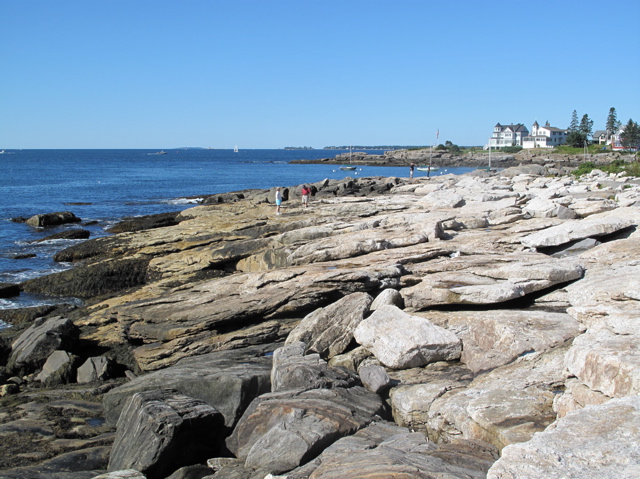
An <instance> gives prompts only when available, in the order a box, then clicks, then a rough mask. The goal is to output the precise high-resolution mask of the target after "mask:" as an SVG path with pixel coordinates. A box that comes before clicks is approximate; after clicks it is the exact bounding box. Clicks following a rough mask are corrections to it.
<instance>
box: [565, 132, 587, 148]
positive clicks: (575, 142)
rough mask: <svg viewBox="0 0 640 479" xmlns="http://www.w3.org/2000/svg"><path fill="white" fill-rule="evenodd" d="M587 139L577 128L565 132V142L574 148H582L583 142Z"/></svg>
mask: <svg viewBox="0 0 640 479" xmlns="http://www.w3.org/2000/svg"><path fill="white" fill-rule="evenodd" d="M585 141H587V136H586V135H585V134H584V133H582V132H581V131H579V130H572V131H570V132H569V133H568V134H567V139H566V140H565V143H566V144H567V145H569V146H572V147H574V148H582V147H583V146H584V142H585Z"/></svg>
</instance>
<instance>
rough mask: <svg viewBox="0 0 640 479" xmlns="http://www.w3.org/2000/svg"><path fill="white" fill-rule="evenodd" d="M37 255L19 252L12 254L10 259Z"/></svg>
mask: <svg viewBox="0 0 640 479" xmlns="http://www.w3.org/2000/svg"><path fill="white" fill-rule="evenodd" d="M36 256H37V255H36V254H35V253H20V254H14V255H13V256H12V257H11V258H12V259H28V258H35V257H36Z"/></svg>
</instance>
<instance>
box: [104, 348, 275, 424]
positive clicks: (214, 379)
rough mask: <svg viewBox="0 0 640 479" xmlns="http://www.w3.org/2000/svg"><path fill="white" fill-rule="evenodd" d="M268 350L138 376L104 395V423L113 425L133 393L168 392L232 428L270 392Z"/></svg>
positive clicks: (214, 356)
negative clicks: (197, 403) (216, 414)
mask: <svg viewBox="0 0 640 479" xmlns="http://www.w3.org/2000/svg"><path fill="white" fill-rule="evenodd" d="M271 350H272V349H271V348H268V347H264V346H263V347H251V348H243V349H237V350H232V351H220V352H216V353H210V354H204V355H202V356H195V357H192V358H186V359H183V360H181V361H179V362H178V363H177V364H176V365H175V366H172V367H169V368H166V369H163V370H160V371H155V372H152V373H149V374H145V375H143V376H138V377H137V378H135V379H133V380H132V381H130V382H128V383H127V384H124V385H123V386H120V387H117V388H115V389H112V390H111V391H109V392H108V393H106V394H105V395H104V399H103V404H104V411H105V419H106V420H107V423H109V424H115V423H116V422H117V420H118V418H119V416H120V413H121V411H122V409H123V408H124V405H125V403H126V401H127V400H128V399H129V398H130V397H131V396H132V395H133V394H135V393H138V392H143V391H149V390H155V389H165V388H170V389H175V390H177V391H180V392H181V393H182V394H185V395H187V396H190V397H193V398H195V399H200V400H202V401H204V402H205V403H206V404H209V405H210V406H212V407H214V408H216V409H217V410H218V411H220V413H222V415H223V416H224V418H225V424H226V426H227V427H233V425H234V424H235V423H236V421H237V420H238V419H239V418H240V416H241V415H242V413H243V412H244V410H245V409H246V407H247V406H248V405H249V403H251V401H252V400H253V399H254V398H255V397H257V396H259V395H260V394H263V393H265V392H268V391H269V390H270V389H271V387H270V376H271V357H268V356H265V354H266V353H268V352H270V351H271Z"/></svg>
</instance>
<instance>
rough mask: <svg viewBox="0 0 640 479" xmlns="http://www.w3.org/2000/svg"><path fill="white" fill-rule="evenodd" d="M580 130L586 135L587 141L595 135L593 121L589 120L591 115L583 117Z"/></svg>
mask: <svg viewBox="0 0 640 479" xmlns="http://www.w3.org/2000/svg"><path fill="white" fill-rule="evenodd" d="M578 130H580V132H581V133H583V134H584V137H585V139H587V140H588V139H589V137H590V136H591V135H593V120H591V119H589V115H587V114H586V113H585V114H584V115H583V116H582V120H580V126H579V127H578Z"/></svg>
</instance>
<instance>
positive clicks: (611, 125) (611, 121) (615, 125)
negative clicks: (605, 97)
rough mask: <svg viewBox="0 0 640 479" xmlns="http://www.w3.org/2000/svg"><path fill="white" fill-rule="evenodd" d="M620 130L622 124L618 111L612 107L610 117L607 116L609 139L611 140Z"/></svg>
mask: <svg viewBox="0 0 640 479" xmlns="http://www.w3.org/2000/svg"><path fill="white" fill-rule="evenodd" d="M619 128H620V122H619V121H618V115H617V113H616V109H615V108H613V107H611V108H610V109H609V116H607V126H606V129H607V139H609V138H611V137H612V136H613V135H614V133H615V132H616V131H618V129H619Z"/></svg>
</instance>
